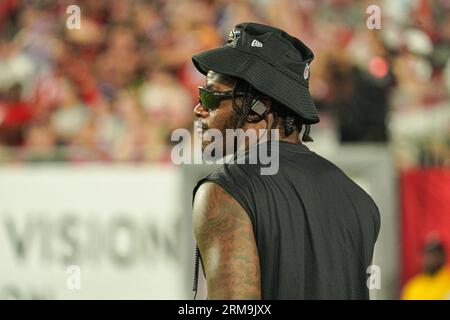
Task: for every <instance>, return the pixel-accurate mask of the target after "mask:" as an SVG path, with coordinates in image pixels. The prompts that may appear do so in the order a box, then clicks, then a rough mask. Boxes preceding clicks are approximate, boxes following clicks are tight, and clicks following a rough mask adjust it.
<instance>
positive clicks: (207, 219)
mask: <svg viewBox="0 0 450 320" xmlns="http://www.w3.org/2000/svg"><path fill="white" fill-rule="evenodd" d="M193 225H194V232H195V237H196V240H197V243H198V245H199V248H200V252H201V255H202V258H203V262H204V267H205V274H206V279H207V289H208V298H209V299H240V298H242V299H258V298H260V294H261V293H260V279H259V277H260V269H259V256H258V250H257V246H256V243H255V238H254V234H253V226H252V223H251V220H250V218H249V217H248V215H247V213H246V212H245V210H244V209H243V208H242V206H241V205H240V204H239V203H238V202H237V201H236V200H235V199H234V198H233V197H232V196H231V195H230V194H228V193H227V192H226V191H225V190H224V189H223V188H222V187H221V186H219V185H218V184H216V183H213V182H205V183H203V184H202V185H201V186H200V187H199V189H198V190H197V192H196V195H195V199H194V206H193Z"/></svg>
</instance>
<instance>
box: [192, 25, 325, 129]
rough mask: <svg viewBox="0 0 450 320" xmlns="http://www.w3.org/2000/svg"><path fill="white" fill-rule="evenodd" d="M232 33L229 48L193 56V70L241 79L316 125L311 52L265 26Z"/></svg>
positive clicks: (238, 26)
mask: <svg viewBox="0 0 450 320" xmlns="http://www.w3.org/2000/svg"><path fill="white" fill-rule="evenodd" d="M235 30H239V32H234V31H235ZM233 32H234V33H233ZM233 32H232V34H233V36H232V39H231V41H230V42H229V43H228V44H226V45H224V46H222V47H219V48H216V49H212V50H207V51H204V52H201V53H199V54H197V55H194V56H193V57H192V61H193V63H194V65H195V66H196V68H197V69H198V70H199V71H200V72H201V73H203V74H205V75H206V74H207V73H208V71H209V70H213V71H215V72H219V73H222V74H225V75H228V76H234V77H238V78H241V79H244V80H245V81H247V82H248V83H250V84H251V85H252V86H253V87H255V88H256V89H257V90H258V91H260V92H262V93H264V94H265V95H267V96H269V97H271V98H273V99H275V100H277V101H279V102H280V103H282V104H283V105H285V106H286V107H288V108H289V109H291V110H292V111H293V112H295V113H296V114H298V115H300V116H301V117H302V118H303V119H304V122H305V123H308V124H314V123H317V122H319V115H318V113H317V109H316V106H315V105H314V102H313V99H312V97H311V95H310V93H309V89H308V88H309V70H310V65H309V64H310V63H311V61H312V60H313V59H314V54H313V53H312V51H311V50H310V49H309V48H308V47H307V46H306V45H305V44H304V43H303V42H301V41H300V40H299V39H297V38H294V37H292V36H290V35H289V34H287V33H286V32H284V31H282V30H280V29H277V28H274V27H271V26H267V25H262V24H257V23H241V24H238V25H237V26H236V27H235V28H234V30H233ZM255 41H256V42H257V43H259V44H260V45H261V46H258V45H255Z"/></svg>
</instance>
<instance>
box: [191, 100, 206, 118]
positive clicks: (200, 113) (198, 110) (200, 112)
mask: <svg viewBox="0 0 450 320" xmlns="http://www.w3.org/2000/svg"><path fill="white" fill-rule="evenodd" d="M194 115H195V116H196V117H198V118H206V117H207V116H208V115H209V112H208V111H206V110H205V109H204V108H203V106H202V105H201V103H199V104H197V105H196V106H195V108H194Z"/></svg>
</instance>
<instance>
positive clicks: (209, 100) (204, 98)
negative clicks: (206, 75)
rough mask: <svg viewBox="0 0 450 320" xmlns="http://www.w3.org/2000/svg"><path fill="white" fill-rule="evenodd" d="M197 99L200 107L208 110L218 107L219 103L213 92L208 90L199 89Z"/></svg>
mask: <svg viewBox="0 0 450 320" xmlns="http://www.w3.org/2000/svg"><path fill="white" fill-rule="evenodd" d="M199 91H200V92H199V99H200V103H201V104H202V106H203V107H204V108H206V109H208V110H212V109H215V108H217V107H218V105H219V103H220V101H218V99H217V97H216V96H214V93H213V92H210V91H208V90H205V89H202V88H200V89H199Z"/></svg>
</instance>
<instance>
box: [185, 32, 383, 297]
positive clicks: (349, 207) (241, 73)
mask: <svg viewBox="0 0 450 320" xmlns="http://www.w3.org/2000/svg"><path fill="white" fill-rule="evenodd" d="M313 58H314V55H313V53H312V51H311V50H310V49H309V48H308V47H307V46H306V45H305V44H304V43H302V42H301V41H300V40H298V39H296V38H294V37H292V36H290V35H289V34H287V33H286V32H284V31H282V30H280V29H277V28H274V27H271V26H266V25H261V24H256V23H241V24H238V25H236V26H235V27H234V28H233V30H232V31H231V32H230V34H229V38H228V43H227V44H225V45H224V46H222V47H219V48H216V49H213V50H209V51H206V52H202V53H200V54H197V55H195V56H194V57H193V58H192V60H193V63H194V65H195V66H196V68H197V69H198V70H199V71H200V72H201V73H203V74H204V75H206V87H199V104H198V105H197V106H196V107H195V109H194V114H195V116H196V117H197V118H198V120H199V122H200V123H201V127H200V128H201V129H203V130H208V129H217V130H219V131H220V132H222V133H224V134H225V137H227V135H226V132H227V130H228V129H241V130H243V131H245V132H248V131H251V130H254V131H257V132H260V131H261V130H263V129H269V128H270V129H275V130H277V132H279V134H278V136H277V138H276V140H277V142H278V144H277V146H278V149H277V150H272V149H271V150H270V151H271V152H276V153H277V156H278V157H279V159H278V160H279V170H278V171H277V172H276V173H275V174H273V175H261V173H260V172H261V171H260V170H259V169H260V167H261V166H262V165H261V164H259V163H257V164H249V163H248V162H245V161H244V162H243V164H237V163H226V164H224V165H223V166H222V167H221V168H220V169H218V170H216V171H214V172H212V173H210V174H209V175H207V176H206V177H204V178H202V179H201V180H200V181H199V182H198V183H197V185H196V186H195V188H194V194H193V195H194V199H193V224H194V232H195V237H196V240H197V244H198V247H197V258H198V259H197V263H196V272H197V271H198V267H199V263H198V261H201V262H202V263H201V265H202V267H203V268H202V269H203V274H204V275H205V277H206V285H207V295H208V299H261V298H262V299H367V298H368V297H369V291H368V288H367V286H366V282H367V278H368V274H367V273H366V271H367V268H368V266H369V265H370V264H371V260H372V254H373V249H374V245H375V241H376V239H377V236H378V232H379V228H380V216H379V211H378V208H377V206H376V204H375V203H374V201H373V200H372V198H371V197H370V196H369V195H368V194H367V193H366V192H365V191H363V190H362V189H361V188H360V187H359V186H358V185H356V184H355V183H354V182H353V181H352V180H351V179H350V178H348V177H347V176H346V175H345V174H344V173H343V172H342V171H341V170H340V169H339V168H337V167H336V166H335V165H333V164H332V163H330V162H329V161H327V160H326V159H324V158H322V157H320V156H318V155H317V154H315V153H314V152H311V151H310V150H309V149H308V148H307V147H306V146H305V145H304V144H302V143H301V141H302V140H303V141H304V142H306V141H311V140H312V139H311V138H310V136H309V133H310V132H309V131H310V128H309V127H310V125H311V124H315V123H317V122H319V116H318V113H317V110H316V108H315V106H314V102H313V100H312V98H311V96H310V94H309V89H308V82H309V78H310V63H311V62H312V60H313ZM302 127H304V132H303V135H302V139H300V133H301V130H302ZM258 136H259V135H258ZM203 138H204V136H203ZM226 139H227V138H226ZM205 140H207V139H204V141H203V142H202V143H203V147H204V148H206V147H207V146H208V144H209V143H210V142H208V141H205ZM269 140H270V139H269ZM228 142H229V141H228ZM266 142H267V141H266ZM260 144H261V143H258V145H260ZM266 145H267V148H268V149H270V148H272V147H270V146H269V144H266ZM244 149H245V150H247V151H248V150H251V146H250V145H248V146H245V148H244ZM249 153H250V152H247V153H244V155H243V157H248V155H249ZM196 280H197V276H196ZM195 290H196V287H195Z"/></svg>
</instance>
